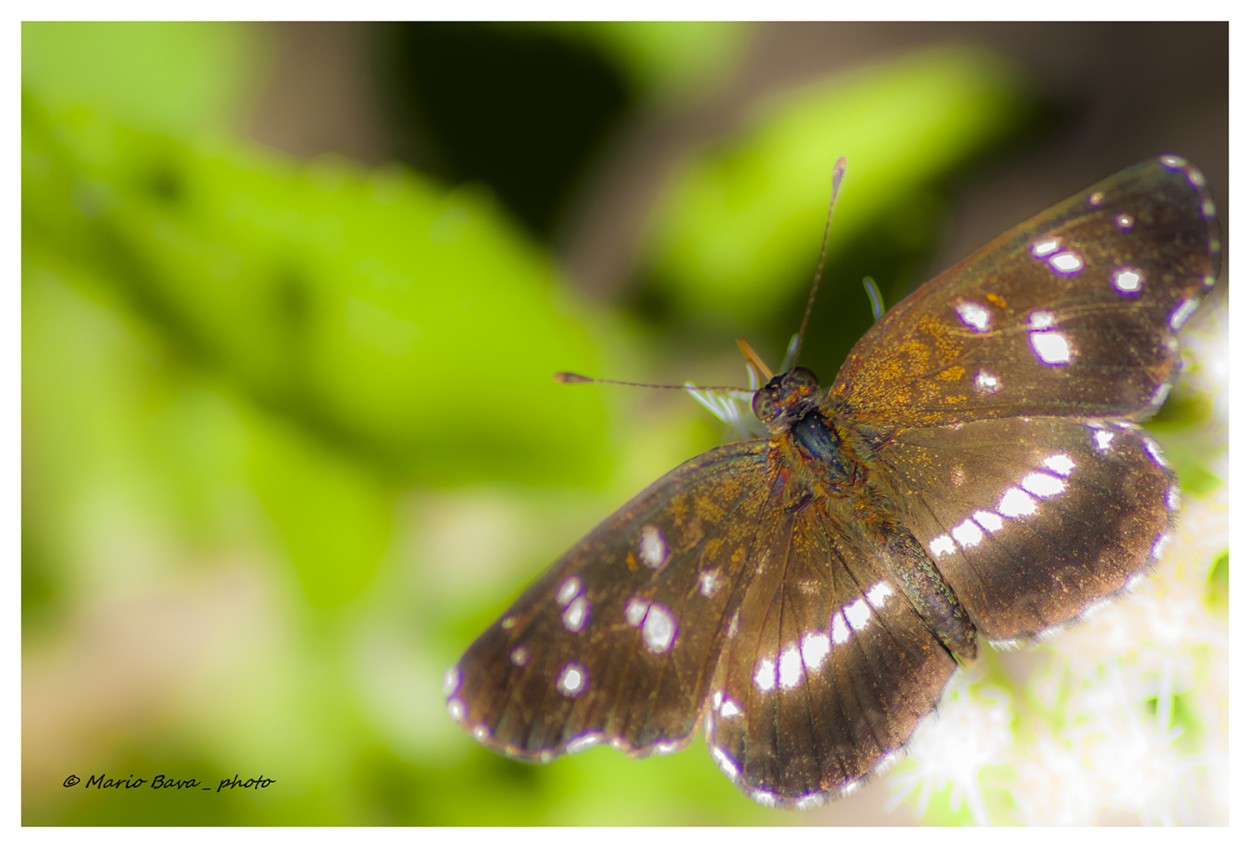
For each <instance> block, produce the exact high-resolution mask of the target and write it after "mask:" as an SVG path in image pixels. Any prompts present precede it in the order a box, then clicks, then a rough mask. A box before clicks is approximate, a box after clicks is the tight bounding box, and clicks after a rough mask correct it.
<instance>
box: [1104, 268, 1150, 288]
mask: <svg viewBox="0 0 1250 848" xmlns="http://www.w3.org/2000/svg"><path fill="white" fill-rule="evenodd" d="M1142 282H1143V277H1142V272H1141V269H1140V268H1117V269H1115V270H1114V271H1112V272H1111V284H1112V285H1113V286H1115V287H1116V289H1118V290H1119V291H1121V292H1123V293H1124V294H1137V293H1138V292H1139V291H1141V289H1142Z"/></svg>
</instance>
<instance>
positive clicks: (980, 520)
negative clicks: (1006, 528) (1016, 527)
mask: <svg viewBox="0 0 1250 848" xmlns="http://www.w3.org/2000/svg"><path fill="white" fill-rule="evenodd" d="M972 520H973V521H975V522H976V523H977V524H980V525H981V527H982V529H984V530H987V531H988V532H990V533H997V532H998V531H999V530H1002V529H1003V517H1002V516H1001V515H999V514H998V513H996V512H989V511H988V510H984V509H978V510H977V511H976V512H974V513H972Z"/></svg>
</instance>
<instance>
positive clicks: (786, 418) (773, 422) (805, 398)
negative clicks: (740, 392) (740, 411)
mask: <svg viewBox="0 0 1250 848" xmlns="http://www.w3.org/2000/svg"><path fill="white" fill-rule="evenodd" d="M819 402H820V380H818V379H817V378H816V375H815V374H813V373H812V372H811V371H809V370H807V369H806V368H792V369H791V370H789V371H785V372H783V373H781V374H778V375H777V376H775V377H773V378H772V379H771V380H769V381H768V382H767V383H765V384H764V387H763V388H761V389H760V390H759V391H757V392H756V393H755V397H754V399H752V401H751V411H752V412H754V413H755V417H756V418H758V419H759V420H760V421H762V422H764V423H765V424H767V425H768V429H769V430H770V431H777V430H781V429H785V428H786V427H787V426H788V425H789V424H790V423H791V422H793V421H795V420H796V419H798V418H801V417H803V415H804V414H806V412H807V411H808V410H809V409H811V408H813V407H815V406H817V405H819Z"/></svg>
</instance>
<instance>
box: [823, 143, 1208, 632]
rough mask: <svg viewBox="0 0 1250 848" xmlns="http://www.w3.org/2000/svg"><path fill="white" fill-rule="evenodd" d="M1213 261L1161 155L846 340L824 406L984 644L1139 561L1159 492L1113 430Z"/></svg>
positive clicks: (1065, 611)
mask: <svg viewBox="0 0 1250 848" xmlns="http://www.w3.org/2000/svg"><path fill="white" fill-rule="evenodd" d="M1218 263H1219V235H1218V229H1217V225H1216V221H1215V209H1214V206H1213V204H1212V202H1211V199H1210V195H1209V193H1208V191H1207V189H1206V184H1205V181H1204V180H1203V178H1202V175H1201V174H1200V173H1199V172H1198V171H1197V169H1195V168H1193V167H1192V166H1191V165H1188V164H1187V163H1185V162H1184V161H1183V160H1180V159H1178V158H1176V157H1169V156H1165V157H1161V158H1159V159H1157V160H1152V161H1149V162H1145V163H1143V164H1141V165H1138V166H1136V167H1133V168H1129V169H1128V170H1126V171H1123V172H1121V173H1120V174H1117V175H1115V176H1113V177H1111V178H1110V179H1108V180H1106V181H1104V182H1102V183H1100V184H1098V185H1096V186H1094V187H1092V188H1091V189H1089V190H1088V191H1085V192H1082V193H1081V194H1078V195H1075V196H1073V197H1072V198H1069V199H1068V200H1067V201H1065V202H1063V203H1060V204H1058V205H1057V206H1055V207H1053V208H1052V209H1050V210H1048V211H1046V212H1043V213H1042V214H1041V215H1039V216H1037V217H1036V218H1034V219H1032V220H1030V221H1027V222H1025V223H1024V224H1022V225H1021V226H1019V227H1017V228H1016V229H1014V230H1012V231H1011V232H1009V233H1007V234H1006V235H1004V236H1002V237H1000V238H999V239H997V240H995V241H994V242H992V243H991V244H989V245H988V246H987V247H985V248H983V249H981V250H979V251H977V252H976V253H975V254H973V255H972V256H971V257H969V258H968V259H966V260H964V262H962V263H960V264H959V265H957V266H955V267H954V268H952V269H951V270H950V271H947V272H946V273H944V274H942V275H941V276H939V277H937V278H936V279H934V280H932V281H931V282H929V283H927V284H926V285H925V286H923V287H921V288H920V289H919V290H918V291H917V292H916V293H914V294H913V295H911V296H910V297H908V298H907V299H905V300H904V301H903V302H902V303H900V304H899V305H898V306H897V307H895V308H894V309H892V310H891V311H890V312H889V313H888V314H887V315H886V316H885V317H884V318H883V319H882V320H881V321H880V322H879V323H878V324H877V325H876V326H875V327H873V328H872V330H870V331H869V333H868V334H867V335H866V336H864V338H863V339H862V340H861V341H860V343H859V344H858V345H857V346H856V347H855V349H854V350H853V351H852V353H851V355H850V357H849V358H848V360H847V363H846V364H845V365H844V366H843V368H842V371H841V372H840V373H839V375H838V378H837V380H836V381H835V384H834V387H833V389H832V390H831V399H832V400H833V403H835V405H836V404H838V403H841V402H846V403H847V404H849V406H850V407H851V408H852V409H853V410H854V414H855V416H856V420H857V421H858V422H861V425H862V426H863V428H864V430H865V432H868V433H871V438H872V439H874V440H875V444H876V445H877V448H876V452H875V457H874V460H875V462H874V475H875V480H876V483H877V485H878V486H880V487H881V488H882V489H884V490H887V491H889V492H890V493H891V494H892V500H893V502H894V504H895V505H896V508H897V509H898V510H899V511H900V512H901V513H902V514H903V516H904V518H905V522H906V523H907V525H908V526H909V527H910V528H911V529H912V530H913V532H914V533H915V535H916V537H917V538H918V539H919V540H920V541H921V542H922V543H924V544H925V545H926V546H927V549H928V551H929V553H930V555H931V557H932V558H933V560H934V562H935V564H936V565H937V567H938V569H939V571H940V572H941V573H942V575H943V577H944V578H945V579H946V580H947V582H948V583H950V585H951V586H952V587H953V588H954V590H955V592H956V595H957V596H958V597H959V599H960V602H961V603H962V604H963V605H964V607H965V608H966V610H967V611H968V613H969V615H970V617H971V618H972V620H973V622H974V623H975V624H976V625H977V627H978V629H980V630H981V631H982V632H983V633H985V634H986V635H987V636H989V637H990V638H993V639H999V640H1008V639H1014V638H1017V637H1021V636H1029V635H1034V634H1037V633H1039V632H1041V631H1043V630H1046V629H1047V628H1049V627H1052V626H1054V625H1056V624H1060V623H1062V622H1064V621H1067V620H1069V619H1071V618H1074V617H1075V616H1077V615H1079V614H1080V613H1081V612H1082V611H1083V610H1085V609H1086V608H1087V607H1088V606H1089V605H1090V604H1092V603H1094V602H1095V601H1097V600H1099V599H1101V598H1104V597H1106V596H1108V595H1110V594H1113V593H1114V592H1116V591H1118V590H1120V589H1121V588H1123V587H1124V586H1125V584H1126V582H1128V581H1129V580H1130V579H1131V578H1132V576H1133V575H1135V574H1137V573H1138V572H1139V571H1141V570H1142V569H1143V568H1144V567H1145V566H1146V565H1147V564H1148V563H1149V562H1150V561H1151V560H1152V559H1153V557H1154V556H1155V555H1156V554H1157V551H1158V549H1159V548H1160V546H1161V545H1162V543H1163V540H1164V539H1165V535H1166V533H1167V530H1168V528H1169V525H1170V521H1171V513H1172V512H1173V511H1174V509H1175V506H1176V501H1177V492H1176V490H1175V488H1174V486H1173V482H1172V477H1171V474H1170V472H1169V471H1168V470H1167V468H1166V466H1165V465H1164V464H1163V460H1162V457H1161V456H1160V455H1159V452H1158V449H1157V447H1155V446H1154V443H1153V442H1152V441H1150V440H1149V437H1148V436H1146V435H1145V434H1144V433H1142V432H1141V431H1139V430H1138V429H1137V428H1136V427H1135V426H1133V425H1132V424H1131V423H1130V422H1131V420H1133V419H1137V418H1142V417H1145V416H1147V415H1148V414H1150V413H1151V412H1152V411H1153V410H1154V409H1155V408H1157V407H1158V405H1159V404H1160V403H1162V402H1163V399H1164V397H1165V396H1166V394H1167V392H1168V390H1169V388H1170V385H1171V383H1170V381H1171V379H1172V377H1173V375H1174V373H1175V371H1176V368H1177V365H1178V356H1177V352H1176V350H1177V344H1176V332H1177V331H1178V330H1179V329H1180V327H1181V325H1182V324H1183V323H1184V322H1185V320H1186V319H1187V318H1188V317H1189V315H1190V314H1192V312H1193V311H1194V309H1195V308H1196V307H1197V304H1198V302H1199V299H1200V298H1201V296H1202V295H1203V294H1204V293H1205V291H1207V290H1208V289H1209V288H1210V287H1211V286H1212V285H1213V284H1214V282H1215V275H1216V274H1217V273H1218ZM890 352H894V355H891V354H890Z"/></svg>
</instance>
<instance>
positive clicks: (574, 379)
mask: <svg viewBox="0 0 1250 848" xmlns="http://www.w3.org/2000/svg"><path fill="white" fill-rule="evenodd" d="M551 377H552V379H553V380H555V381H556V382H557V383H600V384H602V385H605V386H630V387H632V388H635V389H679V390H680V391H683V392H686V391H691V390H693V391H696V392H748V393H749V392H750V391H751V390H750V389H744V388H742V386H692V385H690V384H689V383H687V384H685V385H682V386H678V385H675V384H673V383H635V382H633V381H631V380H609V379H606V378H604V377H587V376H586V375H585V374H574V373H572V372H571V371H557V372H556V373H555V374H552V375H551Z"/></svg>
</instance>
